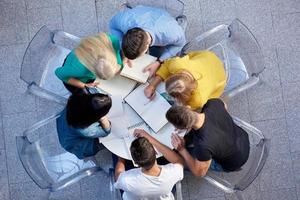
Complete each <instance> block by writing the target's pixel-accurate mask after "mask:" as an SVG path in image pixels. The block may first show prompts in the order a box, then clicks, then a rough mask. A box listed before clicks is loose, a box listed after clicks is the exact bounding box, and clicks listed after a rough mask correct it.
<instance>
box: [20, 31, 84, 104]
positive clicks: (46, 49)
mask: <svg viewBox="0 0 300 200" xmlns="http://www.w3.org/2000/svg"><path fill="white" fill-rule="evenodd" d="M79 41H80V38H78V37H76V36H73V35H71V34H68V33H66V32H63V31H51V30H49V29H48V28H47V27H46V26H43V27H41V29H40V30H39V31H38V32H37V33H36V34H35V36H34V37H33V38H32V40H31V41H30V43H29V45H28V47H27V49H26V51H25V54H24V57H23V61H22V65H21V73H20V78H21V79H22V80H23V81H25V82H26V84H27V85H28V91H29V92H30V93H32V94H34V95H37V96H40V97H42V98H46V99H48V100H52V101H55V102H57V103H60V104H63V105H64V104H66V99H67V97H68V96H69V95H70V94H69V92H68V91H67V90H66V89H65V87H64V85H63V83H62V81H61V80H59V79H58V78H57V77H56V76H55V74H54V71H55V69H56V68H57V67H59V66H62V64H63V62H64V59H65V58H66V56H67V55H68V53H69V52H70V49H72V47H71V48H66V47H64V46H66V45H69V46H72V45H76V44H77V43H79Z"/></svg>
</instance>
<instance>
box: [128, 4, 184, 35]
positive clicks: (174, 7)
mask: <svg viewBox="0 0 300 200" xmlns="http://www.w3.org/2000/svg"><path fill="white" fill-rule="evenodd" d="M125 4H126V6H127V7H128V8H133V7H135V6H137V5H145V6H151V7H156V8H161V9H164V10H166V11H168V13H170V14H171V15H172V16H173V17H174V18H175V19H176V21H177V22H178V24H179V25H180V26H181V27H182V28H183V30H186V26H187V18H186V16H185V15H183V10H184V3H183V2H182V1H180V0H161V1H157V0H126V3H125Z"/></svg>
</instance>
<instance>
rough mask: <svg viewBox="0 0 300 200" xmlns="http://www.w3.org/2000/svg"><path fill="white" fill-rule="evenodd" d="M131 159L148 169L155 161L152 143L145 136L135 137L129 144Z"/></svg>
mask: <svg viewBox="0 0 300 200" xmlns="http://www.w3.org/2000/svg"><path fill="white" fill-rule="evenodd" d="M130 152H131V156H132V159H133V161H134V162H135V163H136V164H138V165H139V166H140V167H142V168H144V169H146V170H148V169H150V168H151V167H152V166H153V165H154V163H155V161H156V153H155V150H154V147H153V146H152V144H151V143H150V142H149V141H148V140H147V139H146V138H145V137H139V138H137V139H135V140H134V141H133V142H132V143H131V146H130Z"/></svg>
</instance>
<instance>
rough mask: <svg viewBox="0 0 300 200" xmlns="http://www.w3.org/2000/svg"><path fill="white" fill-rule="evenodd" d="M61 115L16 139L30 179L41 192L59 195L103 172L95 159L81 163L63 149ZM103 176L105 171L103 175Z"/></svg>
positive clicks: (43, 122)
mask: <svg viewBox="0 0 300 200" xmlns="http://www.w3.org/2000/svg"><path fill="white" fill-rule="evenodd" d="M57 117H59V114H57V115H53V116H51V117H49V118H47V119H45V120H42V121H40V122H38V123H36V124H35V125H33V126H32V127H30V128H28V129H27V130H25V131H24V134H23V136H18V137H16V144H17V149H18V154H19V158H20V160H21V162H22V164H23V167H24V168H25V170H26V172H27V173H28V175H29V176H30V177H31V178H32V180H33V181H34V182H35V183H36V184H37V185H38V186H39V187H40V188H42V189H49V190H50V191H56V190H59V189H62V188H65V187H66V186H68V185H70V184H73V183H75V182H77V181H79V180H80V179H82V178H84V177H86V176H90V175H92V174H94V173H95V172H99V171H102V168H100V167H98V166H97V165H96V163H95V162H94V161H93V159H92V158H91V159H86V160H80V159H78V158H77V157H76V156H75V155H73V154H71V153H69V152H66V151H65V150H64V149H63V148H62V147H61V145H60V143H59V140H58V135H57V132H56V118H57ZM102 172H103V171H102Z"/></svg>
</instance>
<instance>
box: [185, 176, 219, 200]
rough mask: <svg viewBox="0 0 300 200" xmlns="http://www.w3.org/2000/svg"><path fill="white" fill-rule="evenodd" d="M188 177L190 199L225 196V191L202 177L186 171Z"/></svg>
mask: <svg viewBox="0 0 300 200" xmlns="http://www.w3.org/2000/svg"><path fill="white" fill-rule="evenodd" d="M184 176H185V178H186V179H187V186H188V190H189V196H190V200H196V199H202V198H215V197H223V196H224V192H223V191H221V190H219V189H217V188H216V187H215V186H213V185H211V184H209V183H208V182H207V181H205V180H204V179H202V178H199V177H194V176H193V175H192V174H191V173H189V172H188V173H185V174H184Z"/></svg>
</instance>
